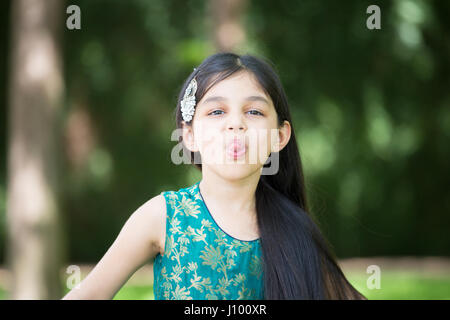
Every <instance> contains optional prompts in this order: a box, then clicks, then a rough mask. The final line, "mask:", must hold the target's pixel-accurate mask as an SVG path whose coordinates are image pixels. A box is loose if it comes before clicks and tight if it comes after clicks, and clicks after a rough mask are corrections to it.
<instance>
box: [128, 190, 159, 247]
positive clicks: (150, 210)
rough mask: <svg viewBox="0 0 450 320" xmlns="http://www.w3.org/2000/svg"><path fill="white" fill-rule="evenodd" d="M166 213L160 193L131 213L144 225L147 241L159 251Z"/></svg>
mask: <svg viewBox="0 0 450 320" xmlns="http://www.w3.org/2000/svg"><path fill="white" fill-rule="evenodd" d="M166 214H167V213H166V200H165V198H164V196H163V195H162V194H159V195H157V196H155V197H153V198H151V199H150V200H148V201H147V202H145V203H144V204H143V205H141V206H140V207H139V208H138V209H137V210H136V211H135V212H134V213H133V215H136V216H137V217H136V219H137V220H139V221H141V223H142V224H144V225H145V227H146V229H147V230H148V234H149V237H150V239H149V241H150V243H151V244H152V245H153V246H155V247H156V248H157V250H158V252H159V253H161V252H162V250H163V249H164V238H165V233H166V232H165V230H166Z"/></svg>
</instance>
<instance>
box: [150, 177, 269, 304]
mask: <svg viewBox="0 0 450 320" xmlns="http://www.w3.org/2000/svg"><path fill="white" fill-rule="evenodd" d="M199 183H200V181H199V182H197V183H196V184H194V185H192V186H190V187H186V188H182V189H179V190H178V191H165V192H161V194H162V195H163V196H164V198H165V200H166V208H167V216H166V238H165V249H164V254H163V255H161V254H159V253H158V255H157V256H156V257H155V261H154V265H153V272H154V282H153V292H154V295H155V300H239V299H242V300H256V299H264V293H263V287H264V286H263V270H262V263H261V246H260V239H259V238H258V239H255V240H252V241H245V240H239V239H236V238H234V237H232V236H230V235H229V234H227V233H225V232H224V231H223V230H222V229H221V228H220V227H219V225H218V224H217V223H216V222H215V220H214V218H213V217H212V215H211V213H210V212H209V210H208V208H207V206H206V204H205V202H204V200H203V197H202V195H201V193H200V189H199Z"/></svg>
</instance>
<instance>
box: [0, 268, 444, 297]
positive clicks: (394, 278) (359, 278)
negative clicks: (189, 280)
mask: <svg viewBox="0 0 450 320" xmlns="http://www.w3.org/2000/svg"><path fill="white" fill-rule="evenodd" d="M346 276H347V279H348V280H349V281H350V283H351V284H352V285H353V286H354V287H355V288H356V289H358V290H359V291H360V292H361V293H362V294H364V295H365V296H366V297H367V298H368V299H369V300H397V299H399V300H434V299H436V300H442V299H444V300H448V299H450V275H433V274H423V273H418V272H405V271H402V272H400V271H384V272H383V273H382V274H381V278H380V289H372V290H371V289H368V287H367V285H366V281H367V279H368V277H369V276H370V275H368V274H365V273H356V272H347V273H346ZM67 291H68V289H67ZM6 297H7V292H6V291H5V290H4V289H3V288H1V287H0V299H1V300H3V299H6ZM153 299H154V293H153V286H152V285H134V284H125V286H123V287H122V288H121V289H120V290H119V292H118V293H117V294H116V295H115V297H114V300H153Z"/></svg>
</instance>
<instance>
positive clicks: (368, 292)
mask: <svg viewBox="0 0 450 320" xmlns="http://www.w3.org/2000/svg"><path fill="white" fill-rule="evenodd" d="M346 275H347V279H348V280H349V281H350V283H351V284H352V285H353V286H354V287H355V288H356V289H358V290H359V291H360V292H361V293H362V294H364V295H365V296H366V297H367V299H369V300H448V299H450V275H433V274H423V273H418V272H405V271H384V272H383V273H382V274H381V277H380V288H379V289H375V288H374V289H368V286H367V285H366V281H367V279H368V277H369V276H370V275H369V274H365V273H347V274H346Z"/></svg>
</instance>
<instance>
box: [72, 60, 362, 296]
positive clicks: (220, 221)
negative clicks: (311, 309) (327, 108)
mask: <svg viewBox="0 0 450 320" xmlns="http://www.w3.org/2000/svg"><path fill="white" fill-rule="evenodd" d="M176 124H177V128H178V129H179V130H181V131H182V135H181V136H180V138H179V141H180V143H181V144H182V148H183V151H184V152H185V153H187V154H188V155H189V159H190V160H191V162H192V163H194V165H195V166H196V167H197V168H198V169H199V170H201V173H202V178H201V180H200V181H198V182H197V183H195V184H194V185H192V186H188V187H185V188H181V189H179V190H177V191H165V192H162V193H161V194H160V195H158V196H156V197H154V198H152V199H150V200H149V201H148V202H147V203H145V204H144V205H142V206H141V207H140V208H139V209H138V210H137V211H136V212H134V213H133V214H132V215H131V217H130V218H129V220H128V221H127V222H126V224H125V225H124V227H123V228H122V230H121V232H120V234H119V236H118V237H117V239H116V240H115V242H114V243H113V245H112V246H111V247H110V248H109V250H108V251H107V253H106V254H105V256H104V257H103V258H102V259H101V261H100V262H99V263H98V264H97V265H96V267H95V268H94V269H93V271H92V272H91V273H90V274H89V275H88V276H87V277H86V279H84V280H83V282H82V283H81V284H80V286H79V288H78V289H76V288H75V289H72V291H71V292H69V293H68V294H67V295H66V296H65V297H64V298H65V299H68V298H74V299H81V298H87V299H94V298H97V299H109V298H112V297H113V296H114V295H115V293H116V292H117V291H118V290H119V289H120V287H121V286H122V285H123V284H124V283H125V282H126V281H127V280H128V278H129V277H130V276H131V275H132V274H133V273H134V272H135V271H136V270H137V269H139V268H140V267H141V266H142V265H144V264H145V263H147V262H148V260H149V259H153V258H155V260H154V287H153V289H154V294H155V299H230V300H231V299H365V297H364V296H363V295H361V294H360V293H359V292H358V291H357V290H356V289H355V288H353V287H352V285H351V284H350V283H349V282H348V281H347V279H346V278H345V276H344V274H343V273H342V271H341V269H340V267H339V265H338V263H337V261H336V258H335V257H334V255H333V253H332V252H331V251H330V249H329V246H328V243H327V242H326V240H325V238H324V237H323V235H322V234H321V232H320V230H319V228H318V226H317V225H316V223H315V222H314V221H313V219H312V217H311V216H310V215H309V213H308V205H307V201H306V196H305V194H306V192H305V185H304V178H303V172H302V165H301V160H300V154H299V150H298V147H297V141H296V138H295V133H294V132H295V131H294V129H293V125H292V120H291V115H290V111H289V106H288V102H287V98H286V95H285V93H284V90H283V88H282V85H281V82H280V79H279V77H278V76H277V74H276V73H275V72H274V70H273V68H272V67H271V66H270V65H269V63H267V62H265V61H264V60H262V59H259V58H256V57H253V56H250V55H245V56H238V55H236V54H234V53H218V54H214V55H212V56H210V57H208V58H207V59H205V60H204V61H203V62H202V63H201V64H200V66H198V68H196V69H194V71H193V72H192V74H191V75H190V76H189V77H188V79H187V80H186V82H185V83H184V86H183V88H182V90H181V92H180V95H179V98H178V103H177V108H176ZM274 132H275V134H273V133H274ZM261 133H262V134H261ZM255 154H256V155H257V156H256V157H254V155H255ZM255 158H256V160H255Z"/></svg>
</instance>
